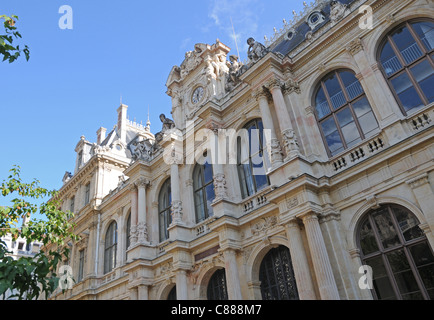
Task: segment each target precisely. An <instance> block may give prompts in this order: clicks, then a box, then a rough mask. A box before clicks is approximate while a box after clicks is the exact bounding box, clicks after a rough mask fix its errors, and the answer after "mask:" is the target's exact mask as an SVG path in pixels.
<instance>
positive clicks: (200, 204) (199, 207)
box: [193, 153, 215, 223]
mask: <svg viewBox="0 0 434 320" xmlns="http://www.w3.org/2000/svg"><path fill="white" fill-rule="evenodd" d="M210 162H211V161H210V158H209V157H208V155H207V153H205V154H204V164H203V165H201V164H197V165H196V166H195V168H194V170H193V189H194V205H195V211H196V222H197V223H199V222H201V221H203V220H205V219H207V218H208V217H211V216H212V215H213V209H212V206H211V203H212V202H213V200H214V199H215V193H214V183H213V182H214V179H213V170H212V165H211V164H210Z"/></svg>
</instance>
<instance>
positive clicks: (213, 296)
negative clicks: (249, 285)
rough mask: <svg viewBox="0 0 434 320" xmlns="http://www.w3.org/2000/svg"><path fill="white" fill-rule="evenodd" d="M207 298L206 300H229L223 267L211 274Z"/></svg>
mask: <svg viewBox="0 0 434 320" xmlns="http://www.w3.org/2000/svg"><path fill="white" fill-rule="evenodd" d="M207 298H208V300H229V299H228V291H227V285H226V274H225V269H219V270H217V271H216V272H214V274H213V275H212V277H211V279H210V280H209V283H208V290H207Z"/></svg>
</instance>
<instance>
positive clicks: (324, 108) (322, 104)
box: [315, 87, 330, 119]
mask: <svg viewBox="0 0 434 320" xmlns="http://www.w3.org/2000/svg"><path fill="white" fill-rule="evenodd" d="M315 106H316V112H317V114H318V118H319V119H322V118H324V117H325V116H326V115H328V114H330V108H329V104H328V102H327V99H326V96H325V94H324V90H323V89H322V87H321V88H320V89H319V91H318V94H317V96H316V100H315Z"/></svg>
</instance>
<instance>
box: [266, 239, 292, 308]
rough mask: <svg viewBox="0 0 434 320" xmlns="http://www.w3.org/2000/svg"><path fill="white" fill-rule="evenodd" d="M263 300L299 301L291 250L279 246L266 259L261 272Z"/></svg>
mask: <svg viewBox="0 0 434 320" xmlns="http://www.w3.org/2000/svg"><path fill="white" fill-rule="evenodd" d="M259 280H260V281H261V292H262V299H263V300H298V299H299V297H298V290H297V284H296V283H295V276H294V270H293V268H292V261H291V255H290V254H289V249H288V248H286V247H284V246H279V247H277V248H275V249H271V250H270V251H269V252H268V253H267V255H266V256H265V257H264V259H263V260H262V263H261V268H260V270H259Z"/></svg>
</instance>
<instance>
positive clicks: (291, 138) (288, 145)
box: [282, 129, 300, 155]
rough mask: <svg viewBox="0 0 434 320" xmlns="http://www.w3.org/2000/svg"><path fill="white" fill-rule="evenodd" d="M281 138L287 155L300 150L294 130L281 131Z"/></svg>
mask: <svg viewBox="0 0 434 320" xmlns="http://www.w3.org/2000/svg"><path fill="white" fill-rule="evenodd" d="M282 137H283V141H284V145H285V150H286V153H287V155H289V154H290V153H291V152H298V151H299V150H300V148H299V146H298V141H297V136H296V135H295V132H294V130H291V129H288V130H285V131H283V132H282Z"/></svg>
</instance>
